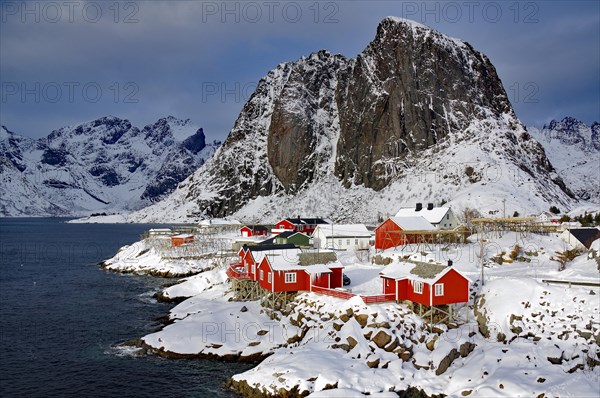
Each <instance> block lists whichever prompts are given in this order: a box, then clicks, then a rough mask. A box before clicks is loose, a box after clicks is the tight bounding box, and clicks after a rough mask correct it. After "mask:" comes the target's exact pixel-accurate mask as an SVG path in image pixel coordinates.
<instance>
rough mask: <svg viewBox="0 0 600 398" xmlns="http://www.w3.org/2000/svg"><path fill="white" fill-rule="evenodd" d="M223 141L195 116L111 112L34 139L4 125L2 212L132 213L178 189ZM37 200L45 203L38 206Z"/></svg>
mask: <svg viewBox="0 0 600 398" xmlns="http://www.w3.org/2000/svg"><path fill="white" fill-rule="evenodd" d="M219 144H220V143H218V142H216V141H215V142H213V143H207V142H206V138H205V136H204V131H203V130H202V129H201V128H198V127H197V126H194V125H193V124H192V123H191V121H190V119H186V120H181V119H177V118H175V117H173V116H168V117H165V118H160V119H159V120H158V121H156V122H155V123H152V124H148V125H146V126H144V127H143V128H142V129H139V128H137V127H135V126H133V125H132V124H131V122H129V120H127V119H120V118H118V117H115V116H104V117H100V118H98V119H94V120H91V121H87V122H84V123H81V124H78V125H75V126H65V127H62V128H59V129H56V130H53V131H52V132H51V133H50V134H48V135H47V136H46V137H42V138H39V139H32V138H28V137H24V136H20V135H18V134H15V133H13V132H11V131H9V130H8V129H7V128H6V127H5V126H2V128H1V129H0V178H1V179H2V180H1V181H2V184H1V185H0V193H1V200H0V213H1V214H2V215H4V216H73V215H86V214H89V213H90V212H100V211H102V212H115V211H132V210H135V209H139V208H141V207H143V206H144V205H148V204H150V203H153V202H155V201H158V200H160V199H161V198H163V197H165V196H166V195H167V194H169V193H171V192H172V191H173V190H174V189H175V188H176V186H177V184H178V183H179V182H180V181H182V180H183V179H184V178H185V177H187V176H188V175H190V174H191V173H192V172H193V171H195V170H196V169H197V168H198V167H200V166H201V165H202V164H203V163H204V162H205V161H206V159H207V158H209V157H210V156H211V155H212V154H213V153H214V151H215V149H216V148H217V147H218V145H219ZM36 203H37V205H36Z"/></svg>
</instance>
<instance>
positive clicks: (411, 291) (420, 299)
mask: <svg viewBox="0 0 600 398" xmlns="http://www.w3.org/2000/svg"><path fill="white" fill-rule="evenodd" d="M399 300H402V299H401V298H399ZM405 300H410V301H412V302H413V303H419V304H423V305H429V285H428V284H427V283H423V293H415V282H414V281H412V283H411V281H409V283H407V285H406V299H405Z"/></svg>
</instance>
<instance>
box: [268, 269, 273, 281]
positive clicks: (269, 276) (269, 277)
mask: <svg viewBox="0 0 600 398" xmlns="http://www.w3.org/2000/svg"><path fill="white" fill-rule="evenodd" d="M271 275H272V273H271V272H267V281H268V282H269V283H272V281H273V277H272V276H271Z"/></svg>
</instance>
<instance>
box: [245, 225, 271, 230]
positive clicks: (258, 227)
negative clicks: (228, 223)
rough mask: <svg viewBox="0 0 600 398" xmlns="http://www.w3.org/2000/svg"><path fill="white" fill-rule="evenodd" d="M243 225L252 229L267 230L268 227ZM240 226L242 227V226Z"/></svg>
mask: <svg viewBox="0 0 600 398" xmlns="http://www.w3.org/2000/svg"><path fill="white" fill-rule="evenodd" d="M244 227H248V228H250V229H251V230H253V231H268V230H269V229H268V228H267V227H265V226H264V225H244ZM244 227H242V228H244Z"/></svg>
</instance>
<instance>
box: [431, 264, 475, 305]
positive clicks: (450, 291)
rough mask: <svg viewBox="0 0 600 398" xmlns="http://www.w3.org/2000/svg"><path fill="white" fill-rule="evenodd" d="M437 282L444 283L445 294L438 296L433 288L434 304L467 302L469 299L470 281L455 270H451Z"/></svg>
mask: <svg viewBox="0 0 600 398" xmlns="http://www.w3.org/2000/svg"><path fill="white" fill-rule="evenodd" d="M437 283H443V284H444V295H443V296H436V295H435V288H434V290H433V296H432V300H433V305H442V304H454V303H466V302H468V301H469V281H468V280H467V279H465V278H464V277H463V276H462V275H460V274H459V273H458V272H456V271H455V270H450V271H448V273H447V274H446V275H444V276H443V277H441V278H440V280H439V281H437V282H436V284H437Z"/></svg>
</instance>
